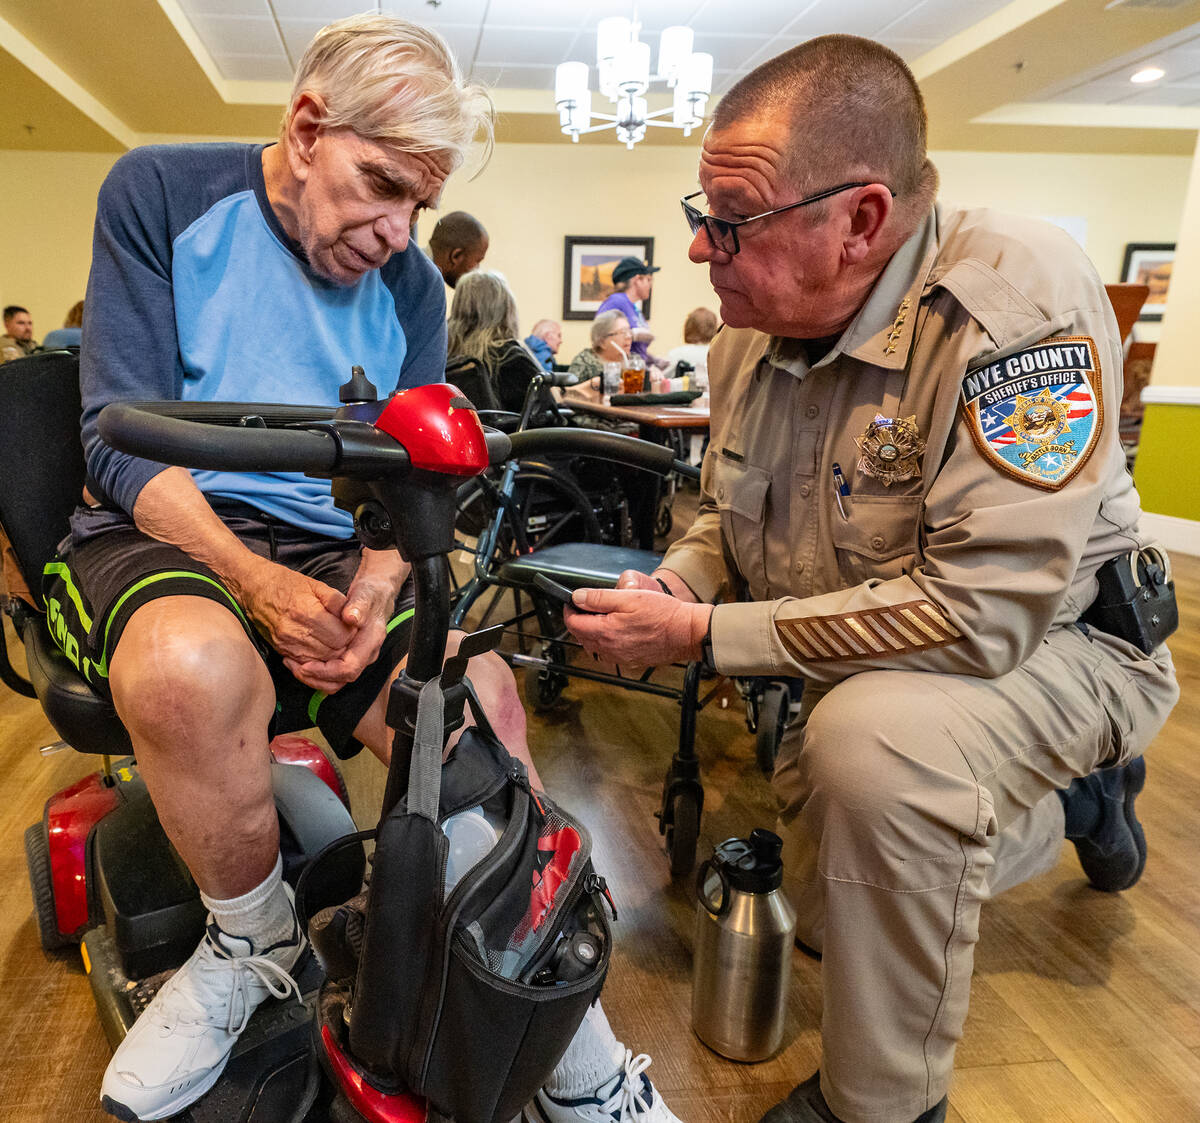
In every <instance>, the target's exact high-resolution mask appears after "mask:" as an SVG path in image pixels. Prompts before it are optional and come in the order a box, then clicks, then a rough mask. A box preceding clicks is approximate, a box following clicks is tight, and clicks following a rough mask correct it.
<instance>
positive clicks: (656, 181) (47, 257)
mask: <svg viewBox="0 0 1200 1123" xmlns="http://www.w3.org/2000/svg"><path fill="white" fill-rule="evenodd" d="M934 157H935V159H936V161H937V163H938V165H939V167H940V168H941V171H942V196H943V198H946V199H948V200H951V201H954V202H956V203H963V204H972V205H989V206H996V207H1000V208H1002V209H1006V210H1011V211H1016V212H1019V213H1022V214H1031V215H1077V216H1082V217H1083V218H1085V219H1086V220H1087V224H1088V252H1089V253H1090V254H1091V256H1092V259H1093V260H1094V261H1095V263H1096V266H1097V268H1098V269H1099V271H1100V274H1101V275H1102V276H1103V277H1104V279H1105V280H1109V281H1114V280H1117V279H1118V273H1119V270H1120V265H1121V256H1122V252H1123V248H1124V244H1125V243H1126V242H1128V241H1139V242H1152V241H1164V242H1171V241H1175V240H1176V238H1177V234H1178V232H1179V229H1180V225H1179V224H1180V214H1181V212H1182V210H1183V203H1184V197H1185V194H1186V190H1187V183H1188V176H1189V172H1190V170H1191V160H1190V159H1189V158H1187V157H1178V156H1148V157H1147V156H1141V157H1135V156H1069V157H1068V156H1046V155H1041V154H1035V155H1031V154H1022V153H970V152H942V153H935V154H934ZM112 162H113V157H111V156H107V155H103V154H91V153H54V152H15V151H3V152H0V198H2V199H3V200H4V205H5V212H6V215H7V217H8V222H7V224H6V231H5V238H4V253H3V254H0V302H2V303H4V304H8V303H20V304H24V305H26V306H27V307H28V308H29V309H30V311H31V312H32V313H33V316H34V322H35V329H36V332H37V334H38V336H39V337H41V336H42V335H44V334H45V332H46V331H48V330H49V329H50V328H52V327H57V326H58V325H59V323H60V322H61V320H62V316H63V314H64V313H65V312H66V310H67V308H68V307H69V306H70V305H71V304H72V303H74V302H75V301H76V300H78V299H79V298H80V297H81V296H82V295H83V290H84V285H85V282H86V278H87V268H88V257H89V254H90V250H91V224H92V217H93V213H94V208H95V198H96V191H97V189H98V188H99V185H100V182H101V180H102V179H103V178H104V174H105V173H106V172H107V170H108V168H109V167H110V166H111V164H112ZM695 184H696V163H695V152H694V151H692V150H690V149H687V148H654V147H648V146H645V145H643V146H641V147H639V148H636V149H634V151H632V152H628V151H626V150H625V149H624V148H622V147H620V146H619V145H617V144H616V143H615V142H614V141H611V140H609V139H608V138H603V137H601V138H594V139H593V141H592V142H591V143H583V144H580V145H572V144H570V143H569V142H567V141H566V140H564V141H563V143H562V144H557V145H503V146H501V147H500V148H499V149H498V151H497V152H496V154H495V156H494V157H493V159H492V161H491V164H490V165H489V166H488V168H487V169H486V170H485V171H484V172H483V174H482V175H480V176H479V177H477V178H476V179H475V180H474V181H468V180H466V179H465V178H461V177H460V178H457V179H452V180H451V182H450V185H449V187H448V188H447V190H446V192H445V195H444V198H443V207H442V209H443V210H455V209H463V210H467V211H470V212H471V213H472V214H475V215H477V216H478V217H479V218H480V219H481V220H482V221H483V223H484V224H485V225H486V226H487V227H488V230H489V231H490V233H491V236H492V249H491V252H490V253H489V255H488V259H487V265H488V266H490V267H492V268H495V269H499V270H500V271H502V272H503V273H504V274H505V275H506V276H507V277H508V279H509V281H510V283H511V284H512V287H513V291H514V292H515V293H516V296H517V304H518V307H519V309H520V313H521V324H522V329H523V330H528V328H529V327H530V326H531V325H532V324H533V322H534V321H535V320H537V319H539V318H541V317H542V316H553V317H557V316H558V315H559V314H560V313H561V309H562V273H563V263H562V257H563V237H564V235H567V234H600V235H632V236H646V235H653V236H654V238H655V261H656V262H657V263H658V264H660V265H662V266H663V270H662V272H661V273H659V274H657V275H656V288H655V293H654V301H653V305H652V308H651V311H652V313H653V316H652V320H653V326H654V328H655V329H656V330H657V331H658V333H659V339H660V343H661V347H662V349H663V350H665V349H667V348H669V347H672V346H674V345H675V344H676V343H678V342H680V330H681V327H682V324H683V319H684V316H685V315H686V314H687V313H688V312H689V311H690V310H691V309H692V308H694V307H696V306H697V305H699V304H706V305H708V306H709V307H712V308H714V309H715V308H716V307H717V305H716V300H715V298H714V297H713V294H712V292H711V290H710V289H709V287H708V283H707V276H706V271H705V270H704V269H703V267H700V266H695V265H692V264H691V263H690V262H689V261H688V260H687V245H688V241H689V238H688V234H687V228H686V226H685V225H684V222H683V218H682V216H681V214H680V212H679V203H678V199H679V196H680V195H683V194H685V193H686V192H688V191H690V190H694V189H695ZM1196 222H1197V224H1198V225H1200V209H1198V213H1197V218H1196ZM423 225H424V226H425V227H426V229H424V230H422V239H421V240H422V244H424V242H425V239H426V238H427V237H428V233H429V229H428V228H429V227H430V223H429V222H428V221H427V222H426V223H424V224H423ZM564 327H565V337H566V338H565V342H564V345H563V349H562V351H561V352H560V355H561V356H563V357H566V358H569V357H570V356H571V355H573V354H574V353H575V352H576V351H578V350H579V349H580V348H581V347H583V346H584V345H585V344H586V340H587V324H586V323H578V322H573V323H568V324H566V325H564ZM1155 381H1156V382H1157V381H1158V377H1157V374H1156V379H1155ZM1193 382H1194V380H1193Z"/></svg>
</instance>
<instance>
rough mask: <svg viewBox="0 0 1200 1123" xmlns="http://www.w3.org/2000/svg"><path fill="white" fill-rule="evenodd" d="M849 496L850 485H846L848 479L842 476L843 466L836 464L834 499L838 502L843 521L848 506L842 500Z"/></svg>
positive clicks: (834, 466)
mask: <svg viewBox="0 0 1200 1123" xmlns="http://www.w3.org/2000/svg"><path fill="white" fill-rule="evenodd" d="M849 494H850V485H849V484H848V483H846V477H845V476H843V475H842V466H841V465H840V464H838V463H836V462H835V463H834V465H833V497H834V499H836V500H837V505H838V510H839V511H840V512H841V515H842V518H843V519H844V518H845V517H846V505H845V504H844V503H843V502H842V500H843V499H844V498H845V497H846V496H847V495H849Z"/></svg>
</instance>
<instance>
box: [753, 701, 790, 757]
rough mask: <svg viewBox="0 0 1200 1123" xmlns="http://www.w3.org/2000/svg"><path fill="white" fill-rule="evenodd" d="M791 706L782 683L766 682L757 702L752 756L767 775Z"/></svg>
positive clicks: (776, 753)
mask: <svg viewBox="0 0 1200 1123" xmlns="http://www.w3.org/2000/svg"><path fill="white" fill-rule="evenodd" d="M791 706H792V693H791V691H790V690H789V689H788V688H787V686H786V685H785V684H784V683H782V682H769V683H767V685H766V687H765V688H764V689H763V694H762V698H761V700H760V701H759V703H758V720H757V722H756V723H755V725H756V730H755V737H754V756H755V759H757V761H758V767H759V768H761V769H762V770H763V771H764V772H765V773H766V774H767V775H768V776H769V775H770V774H771V773H772V772H774V771H775V757H776V756H777V755H778V754H779V743H780V742H781V741H782V740H783V732H784V730H785V729H786V728H787V723H788V713H789V711H790V709H791Z"/></svg>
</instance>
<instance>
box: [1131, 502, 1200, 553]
mask: <svg viewBox="0 0 1200 1123" xmlns="http://www.w3.org/2000/svg"><path fill="white" fill-rule="evenodd" d="M1140 525H1141V528H1142V531H1143V533H1145V534H1148V535H1150V537H1152V538H1157V539H1158V541H1159V542H1161V543H1162V544H1163V545H1164V546H1166V548H1167V549H1168V550H1173V551H1175V552H1176V553H1179V554H1195V555H1197V556H1200V522H1196V521H1195V520H1194V519H1180V518H1176V517H1175V516H1174V515H1156V514H1154V513H1153V512H1151V511H1143V512H1142V518H1141V524H1140Z"/></svg>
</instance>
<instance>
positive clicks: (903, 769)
mask: <svg viewBox="0 0 1200 1123" xmlns="http://www.w3.org/2000/svg"><path fill="white" fill-rule="evenodd" d="M1170 666H1171V663H1170V655H1169V654H1168V653H1167V651H1166V650H1165V649H1163V648H1160V649H1159V650H1158V651H1156V652H1155V654H1154V656H1153V657H1152V658H1145V657H1143V656H1142V655H1141V652H1138V651H1136V649H1134V648H1133V647H1131V646H1130V645H1128V644H1125V643H1123V642H1122V641H1120V640H1114V639H1112V638H1111V637H1108V636H1103V635H1100V634H1099V633H1096V632H1092V633H1091V637H1090V638H1088V637H1085V636H1084V634H1083V633H1082V632H1081V631H1080V630H1079V629H1077V628H1074V627H1069V628H1060V629H1057V630H1055V631H1053V632H1051V634H1050V635H1049V636H1048V637H1047V639H1046V640H1045V641H1044V642H1043V643H1042V644H1041V645H1040V646H1039V647H1038V649H1037V650H1036V651H1035V653H1034V654H1033V655H1032V656H1031V657H1030V658H1029V659H1028V661H1027V662H1026V663H1025V664H1024V665H1023V666H1021V667H1020V668H1018V669H1017V670H1015V671H1013V672H1011V673H1009V674H1006V675H1003V676H1001V677H1000V678H995V679H984V678H976V677H971V676H965V675H941V674H933V673H921V672H910V671H867V672H864V673H862V674H858V675H854V676H852V677H851V678H848V679H845V680H843V681H842V682H840V683H838V684H837V685H836V686H834V687H833V688H832V689H830V690H829V691H828V692H827V693H825V694H824V695H823V696H819V697H815V696H814V695H816V694H817V692H816V691H815V690H812V689H806V691H805V703H804V706H803V709H802V712H801V714H800V715H799V717H798V719H797V720H795V721H794V722H793V724H792V726H791V727H790V728H789V729H788V731H787V734H786V736H785V738H784V741H783V745H782V747H781V751H780V758H779V765H778V767H777V770H776V772H775V778H774V784H775V787H776V790H777V792H778V793H779V795H780V796H781V797H782V799H783V804H784V807H783V811H782V813H781V815H780V821H779V826H780V830H781V834H782V835H783V838H784V840H785V846H784V877H785V886H786V888H787V890H788V894H789V896H790V898H791V899H792V901H793V903H794V904H795V905H796V909H797V914H798V917H799V922H798V925H797V930H796V931H797V936H798V938H799V939H801V940H802V941H804V942H805V943H806V944H809V945H810V946H812V947H814V948H816V949H817V950H819V951H821V952H822V965H821V980H822V993H823V1005H824V1010H823V1015H822V1021H821V1037H822V1043H823V1049H824V1058H823V1061H822V1064H821V1089H822V1091H823V1092H824V1094H825V1098H826V1100H827V1101H828V1102H829V1105H830V1107H831V1108H832V1109H833V1111H834V1112H835V1113H836V1114H837V1115H838V1116H839V1117H840V1118H841V1119H844V1120H846V1121H847V1123H884V1121H886V1123H909V1121H911V1120H913V1119H915V1118H916V1116H918V1115H919V1114H920V1113H921V1112H922V1111H924V1110H925V1109H926V1108H927V1107H929V1106H932V1105H933V1104H935V1103H937V1101H938V1100H940V1099H941V1098H942V1096H944V1095H945V1094H946V1092H947V1089H948V1086H949V1083H950V1073H951V1069H952V1067H953V1063H954V1050H955V1046H956V1045H957V1043H958V1040H959V1038H960V1037H961V1036H962V1029H963V1022H964V1020H965V1018H966V1013H967V1002H968V998H969V995H970V989H971V971H972V965H973V958H974V947H975V942H976V940H977V939H978V936H979V910H980V906H981V905H982V903H983V902H984V901H985V900H986V899H987V898H988V897H989V896H992V895H994V894H996V893H998V892H1000V890H1002V889H1004V888H1008V887H1010V886H1013V885H1016V884H1018V883H1019V882H1021V881H1023V880H1025V879H1026V878H1029V877H1032V876H1033V875H1034V874H1037V873H1041V872H1043V871H1045V870H1048V869H1049V868H1051V867H1052V866H1053V865H1054V864H1055V862H1056V861H1057V859H1058V855H1059V851H1060V848H1061V845H1062V841H1063V811H1062V805H1061V802H1060V800H1059V798H1058V796H1057V795H1055V789H1058V788H1065V787H1067V786H1068V784H1070V782H1071V780H1072V779H1073V778H1075V777H1076V776H1081V775H1086V774H1087V773H1089V772H1091V771H1092V770H1093V769H1094V768H1095V767H1097V766H1099V765H1106V764H1121V763H1124V762H1126V761H1128V760H1131V759H1133V758H1134V757H1135V756H1137V755H1140V754H1141V753H1142V752H1143V750H1144V749H1145V747H1146V745H1147V744H1148V743H1149V741H1150V740H1151V739H1152V738H1153V736H1154V735H1155V733H1157V732H1158V730H1159V728H1160V727H1161V725H1162V723H1163V722H1164V721H1165V720H1166V715H1167V714H1168V713H1169V712H1170V709H1171V706H1172V705H1173V704H1174V702H1175V699H1176V697H1177V695H1178V690H1177V688H1176V687H1175V685H1174V681H1173V677H1172V676H1171V674H1170V673H1169V672H1170ZM1164 672H1166V673H1164Z"/></svg>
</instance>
